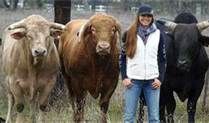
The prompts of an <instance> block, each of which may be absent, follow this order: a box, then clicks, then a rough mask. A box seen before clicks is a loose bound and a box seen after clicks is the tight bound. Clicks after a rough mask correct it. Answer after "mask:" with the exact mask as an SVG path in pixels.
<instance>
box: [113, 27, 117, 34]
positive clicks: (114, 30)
mask: <svg viewBox="0 0 209 123" xmlns="http://www.w3.org/2000/svg"><path fill="white" fill-rule="evenodd" d="M115 32H116V29H115V27H113V28H112V34H113V35H114V34H115Z"/></svg>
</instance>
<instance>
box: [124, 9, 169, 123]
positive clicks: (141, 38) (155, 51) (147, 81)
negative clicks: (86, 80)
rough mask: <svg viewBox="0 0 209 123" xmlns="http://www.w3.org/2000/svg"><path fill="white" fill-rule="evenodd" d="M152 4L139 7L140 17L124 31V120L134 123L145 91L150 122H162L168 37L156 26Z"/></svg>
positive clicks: (138, 14) (127, 122) (138, 15)
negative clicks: (165, 42)
mask: <svg viewBox="0 0 209 123" xmlns="http://www.w3.org/2000/svg"><path fill="white" fill-rule="evenodd" d="M153 22H154V17H153V10H152V7H151V6H150V5H141V6H140V7H139V10H138V13H137V17H136V20H135V21H134V23H133V24H132V25H131V26H130V28H129V29H128V30H127V31H126V32H125V33H124V35H123V39H122V52H121V57H120V68H121V75H122V80H123V85H124V86H125V87H126V90H125V94H124V98H125V108H124V122H125V123H134V122H135V119H136V118H135V113H136V110H137V104H138V99H139V96H140V94H141V92H142V91H143V93H144V96H145V100H146V103H147V107H148V120H149V123H159V122H160V121H159V96H160V85H161V82H162V81H163V77H164V72H165V64H166V58H165V46H164V38H163V36H162V34H161V33H160V31H159V30H158V29H157V28H156V26H155V24H154V23H153Z"/></svg>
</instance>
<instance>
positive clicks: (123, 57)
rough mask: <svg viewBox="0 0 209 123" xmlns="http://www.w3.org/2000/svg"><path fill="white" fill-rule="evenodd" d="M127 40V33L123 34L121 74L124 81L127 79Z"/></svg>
mask: <svg viewBox="0 0 209 123" xmlns="http://www.w3.org/2000/svg"><path fill="white" fill-rule="evenodd" d="M125 40H126V32H125V33H124V34H123V37H122V41H121V43H120V47H121V50H120V73H121V77H122V80H124V79H125V78H127V74H126V51H125Z"/></svg>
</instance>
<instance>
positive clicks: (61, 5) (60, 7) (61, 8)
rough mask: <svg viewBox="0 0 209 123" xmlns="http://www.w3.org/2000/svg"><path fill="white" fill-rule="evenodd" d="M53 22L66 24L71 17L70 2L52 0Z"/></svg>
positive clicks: (68, 0)
mask: <svg viewBox="0 0 209 123" xmlns="http://www.w3.org/2000/svg"><path fill="white" fill-rule="evenodd" d="M54 14H55V16H54V21H55V22H57V23H61V24H66V23H67V22H69V21H70V17H71V0H54Z"/></svg>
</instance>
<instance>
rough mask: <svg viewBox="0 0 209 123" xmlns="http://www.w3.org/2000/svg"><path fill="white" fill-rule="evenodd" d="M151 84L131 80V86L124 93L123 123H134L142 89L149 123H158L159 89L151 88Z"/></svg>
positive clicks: (147, 81)
mask: <svg viewBox="0 0 209 123" xmlns="http://www.w3.org/2000/svg"><path fill="white" fill-rule="evenodd" d="M152 82H153V80H132V83H133V85H132V86H131V87H128V88H126V90H125V93H124V98H125V108H124V116H123V117H124V123H134V122H135V121H136V118H135V115H136V111H137V107H138V100H139V96H140V95H141V91H142V89H143V92H144V96H145V100H146V103H147V108H148V119H149V123H160V120H159V99H160V89H159V88H158V89H154V88H153V87H152Z"/></svg>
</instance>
